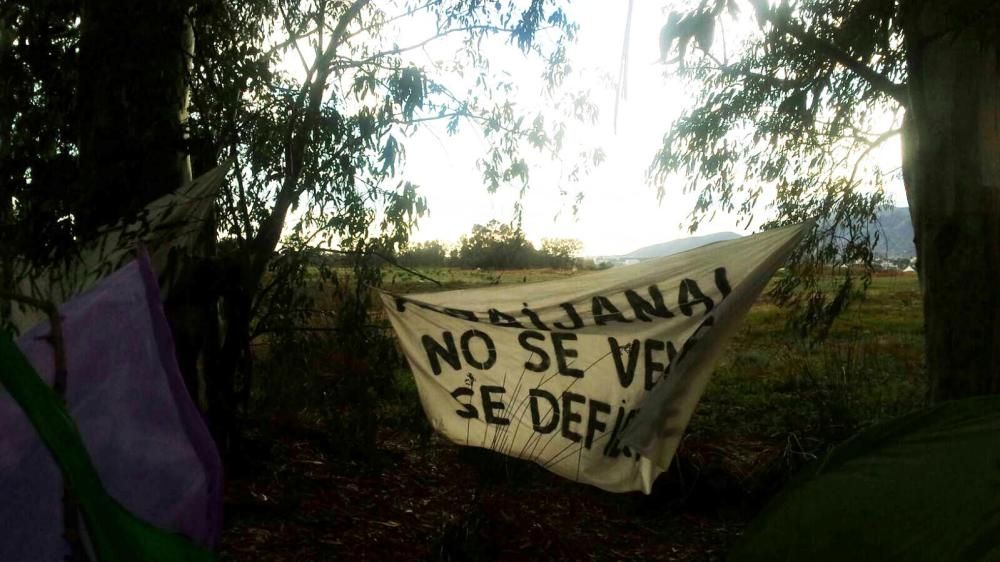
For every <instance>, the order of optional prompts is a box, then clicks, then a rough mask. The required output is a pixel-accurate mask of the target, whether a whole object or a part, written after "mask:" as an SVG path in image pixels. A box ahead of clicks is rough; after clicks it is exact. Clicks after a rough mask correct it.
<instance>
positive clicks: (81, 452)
mask: <svg viewBox="0 0 1000 562" xmlns="http://www.w3.org/2000/svg"><path fill="white" fill-rule="evenodd" d="M0 384H2V387H3V389H5V390H6V391H7V392H10V395H11V396H12V397H13V398H14V400H15V401H17V403H18V404H19V405H20V406H21V408H22V409H23V410H24V412H25V414H26V415H27V416H28V418H29V419H30V420H31V424H32V426H34V428H35V430H36V431H37V432H38V435H39V437H40V438H41V439H42V441H43V442H44V443H45V445H46V447H48V449H49V451H50V452H51V453H52V456H53V457H54V458H55V461H56V463H57V464H58V465H59V468H60V470H61V471H62V474H63V478H64V479H65V481H66V484H67V486H68V488H69V489H70V490H71V491H72V493H73V496H74V498H75V500H76V502H77V504H78V506H79V508H80V512H81V514H82V515H83V521H84V523H85V525H86V529H87V536H88V538H89V541H90V543H91V544H92V546H93V550H94V552H95V554H96V556H97V559H98V560H99V561H100V562H209V561H211V560H214V559H215V558H214V556H213V555H212V553H211V552H210V551H208V550H205V549H203V548H201V547H199V546H197V545H195V544H194V543H192V542H191V541H188V540H187V539H185V538H183V537H181V536H180V535H176V534H173V533H168V532H166V531H163V530H160V529H157V528H156V527H153V526H151V525H149V524H147V523H145V522H143V521H141V520H139V519H137V518H136V517H134V516H133V515H132V514H130V513H129V512H128V511H126V510H125V509H124V508H122V506H121V505H120V504H119V503H118V502H116V501H115V500H114V499H113V498H112V497H111V496H109V495H108V493H107V492H106V491H105V490H104V487H103V486H102V484H101V480H100V478H99V477H98V475H97V471H96V470H95V469H94V466H93V464H92V463H91V461H90V456H89V455H88V454H87V449H86V447H85V446H84V444H83V440H82V439H81V438H80V433H79V431H78V430H77V428H76V424H75V423H74V422H73V419H72V418H71V417H70V415H69V413H68V412H67V411H66V408H65V407H64V406H63V405H62V402H61V401H60V400H59V399H58V397H56V395H55V393H54V392H53V391H52V389H51V388H49V387H48V385H46V384H45V383H44V382H43V381H42V379H41V378H39V376H38V375H37V374H36V373H35V371H34V369H33V368H32V367H31V365H30V364H29V363H28V361H27V359H26V358H25V357H24V355H23V354H22V353H21V350H20V349H18V348H17V346H16V345H14V341H13V340H12V339H11V338H10V336H8V335H5V334H0ZM0 391H2V390H0Z"/></svg>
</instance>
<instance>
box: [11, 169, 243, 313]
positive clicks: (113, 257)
mask: <svg viewBox="0 0 1000 562" xmlns="http://www.w3.org/2000/svg"><path fill="white" fill-rule="evenodd" d="M231 166H232V162H231V161H227V162H225V163H223V164H221V165H219V166H216V167H215V168H213V169H211V170H209V171H208V172H206V173H205V174H202V175H201V176H198V177H197V178H195V179H194V180H193V181H191V182H190V183H188V184H186V185H184V186H183V187H181V188H180V189H178V190H177V191H175V192H173V193H168V194H167V195H164V196H163V197H160V198H159V199H157V200H155V201H153V202H152V203H150V204H149V205H146V206H145V207H144V208H143V209H142V210H141V211H140V212H139V214H138V216H136V217H133V218H131V219H129V220H127V221H120V222H119V223H118V224H115V225H113V226H108V227H105V228H104V229H102V230H101V232H100V233H99V234H98V236H97V237H96V238H95V239H94V240H91V241H90V242H88V243H86V244H83V245H82V246H81V247H80V248H79V251H78V252H77V253H75V254H74V255H72V256H71V257H69V258H67V259H66V260H63V261H60V262H58V263H54V264H51V265H50V266H49V267H45V268H36V267H32V266H31V265H30V264H28V263H26V262H17V263H15V264H13V265H14V278H15V283H16V287H17V288H16V292H17V293H18V294H20V295H23V296H29V297H34V298H37V299H41V300H45V301H51V302H53V303H56V304H59V303H62V302H64V301H66V300H69V299H70V298H72V297H74V296H76V295H79V294H80V293H82V292H83V291H85V290H86V289H88V288H90V287H91V286H92V285H94V284H95V283H97V282H98V281H99V280H100V279H103V278H104V277H107V276H108V275H110V274H111V273H112V272H114V271H116V270H118V269H120V268H121V267H123V266H124V265H125V264H126V263H128V262H130V261H132V260H134V259H135V258H136V253H137V250H138V248H139V247H140V246H144V247H145V248H146V249H147V251H148V252H149V255H150V260H151V261H152V264H153V269H154V270H155V271H156V273H157V274H158V275H159V276H160V285H161V289H162V293H163V294H164V295H166V292H167V291H168V290H169V289H170V286H171V282H172V281H173V279H171V276H172V275H173V274H174V273H175V272H176V270H177V268H178V266H179V264H178V263H177V262H178V261H179V260H180V259H182V258H183V257H186V256H188V255H189V254H191V253H192V248H194V247H195V242H196V239H197V238H198V237H199V236H202V235H203V233H204V232H205V228H206V225H207V226H209V227H212V225H211V224H207V223H208V221H210V220H211V211H212V209H213V207H214V205H215V199H216V197H217V195H218V192H219V186H220V185H221V184H222V182H223V181H224V180H225V177H226V174H227V173H229V168H230V167H231ZM44 318H45V315H44V314H43V313H42V311H40V310H38V309H37V308H35V307H32V306H28V305H25V304H20V303H14V305H13V306H12V310H11V318H10V322H11V324H12V325H13V326H14V327H15V328H16V329H17V330H18V332H22V333H23V332H24V331H25V330H27V329H28V328H30V327H31V326H33V325H35V324H36V323H38V322H40V321H41V320H44Z"/></svg>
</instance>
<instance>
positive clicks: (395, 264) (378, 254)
mask: <svg viewBox="0 0 1000 562" xmlns="http://www.w3.org/2000/svg"><path fill="white" fill-rule="evenodd" d="M314 249H315V250H319V251H321V252H328V253H331V254H341V255H345V256H350V255H357V254H359V253H361V252H350V251H347V250H333V249H330V248H314ZM368 253H370V254H372V255H373V256H375V257H377V258H380V259H382V260H384V261H385V262H386V263H388V264H389V265H391V266H393V267H398V268H399V269H402V270H403V271H405V272H407V273H412V274H413V275H416V276H417V277H419V278H421V279H423V280H425V281H430V282H431V283H434V284H435V285H437V286H438V287H444V285H443V284H442V283H441V282H440V281H438V280H437V279H434V278H433V277H428V276H427V275H424V274H423V273H420V272H419V271H415V270H413V269H410V268H408V267H406V266H404V265H400V264H399V262H398V261H396V260H395V258H392V257H391V256H386V255H385V254H382V253H381V252H376V251H375V250H369V252H368Z"/></svg>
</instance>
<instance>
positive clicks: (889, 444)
mask: <svg viewBox="0 0 1000 562" xmlns="http://www.w3.org/2000/svg"><path fill="white" fill-rule="evenodd" d="M729 560H730V561H731V562H745V561H767V562H779V561H783V560H803V561H807V562H822V561H827V560H829V561H837V562H846V561H865V560H872V561H876V560H877V561H879V562H888V561H901V562H902V561H905V562H920V561H928V562H931V561H933V562H946V561H955V562H959V561H961V562H976V561H985V560H991V561H992V560H998V561H1000V396H986V397H979V398H971V399H966V400H958V401H953V402H945V403H942V404H939V405H937V406H934V407H932V408H928V409H926V410H922V411H919V412H916V413H913V414H910V415H907V416H904V417H901V418H899V419H896V420H893V421H891V422H888V423H884V424H880V425H877V426H874V427H871V428H869V429H867V430H865V431H863V432H861V433H860V434H858V435H856V436H855V437H853V438H852V439H850V440H849V441H847V442H846V443H844V444H843V445H841V446H839V447H837V448H836V449H834V450H833V451H832V452H831V453H830V454H829V455H828V456H827V457H826V458H825V459H824V460H822V461H820V462H817V463H815V464H814V465H813V466H810V467H807V469H806V472H805V473H804V474H802V475H800V476H799V477H798V478H796V479H795V480H794V481H793V482H792V483H791V484H790V485H789V486H788V488H786V489H785V490H784V491H783V492H782V493H781V494H780V495H779V496H778V497H777V498H775V500H774V501H773V502H772V503H771V504H770V505H769V506H768V507H767V508H766V509H765V510H764V511H763V512H762V513H761V514H760V516H758V518H757V519H756V520H755V521H754V522H753V523H752V524H751V525H750V527H749V528H748V529H747V531H746V534H745V536H744V537H743V539H742V541H741V542H740V543H739V544H737V546H736V548H735V549H734V550H733V552H732V553H731V554H730V557H729Z"/></svg>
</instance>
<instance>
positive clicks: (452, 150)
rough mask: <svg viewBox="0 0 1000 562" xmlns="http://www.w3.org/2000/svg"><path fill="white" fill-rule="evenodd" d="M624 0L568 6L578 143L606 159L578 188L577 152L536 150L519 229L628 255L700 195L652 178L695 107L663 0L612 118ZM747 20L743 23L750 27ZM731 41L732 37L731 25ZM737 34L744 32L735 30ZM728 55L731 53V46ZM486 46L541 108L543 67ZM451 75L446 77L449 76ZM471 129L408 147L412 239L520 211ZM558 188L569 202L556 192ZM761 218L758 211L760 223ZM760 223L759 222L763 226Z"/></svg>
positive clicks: (678, 218)
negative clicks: (578, 99) (682, 119)
mask: <svg viewBox="0 0 1000 562" xmlns="http://www.w3.org/2000/svg"><path fill="white" fill-rule="evenodd" d="M627 5H628V3H627V2H625V1H624V0H619V1H617V2H609V1H607V0H602V1H598V0H579V1H577V2H571V3H568V4H567V5H566V11H567V13H568V14H569V17H570V19H571V20H573V21H575V22H576V23H578V24H579V32H578V36H577V40H576V42H575V43H574V44H572V45H571V46H570V47H569V49H568V58H569V60H570V62H571V64H572V66H573V67H574V72H573V75H572V76H571V78H570V79H569V80H568V81H567V83H566V84H565V87H566V88H567V89H572V88H576V89H589V90H590V92H591V97H590V99H591V100H592V101H593V102H594V103H596V104H597V105H598V107H599V108H600V117H599V119H598V121H597V122H596V123H594V124H589V123H588V124H583V123H578V124H575V125H574V126H573V127H572V128H571V129H570V134H569V135H567V136H568V138H571V139H572V141H571V143H572V142H575V143H577V145H578V147H580V148H584V147H586V148H594V147H600V148H601V150H602V151H603V152H604V154H605V158H606V159H605V161H604V162H603V164H601V165H600V166H599V167H597V168H596V169H595V170H594V171H593V172H592V173H590V174H589V175H588V176H586V177H584V178H583V179H582V180H580V181H579V182H578V183H576V184H569V183H568V182H567V181H566V178H565V176H566V174H567V170H568V169H569V168H570V167H571V166H572V163H573V158H574V156H573V154H574V153H575V151H574V150H568V151H566V152H567V153H568V154H567V155H566V156H565V157H563V158H555V159H553V158H549V157H545V156H542V155H538V156H537V157H535V158H534V159H532V160H531V161H530V162H529V163H530V164H531V177H532V181H531V188H530V189H529V190H528V192H527V193H526V194H525V195H524V197H523V198H522V199H521V200H520V201H521V204H522V206H523V209H524V212H523V222H522V226H523V228H524V231H525V233H526V234H527V236H528V238H529V239H530V240H532V241H533V242H535V243H536V244H538V243H540V241H541V239H543V238H576V239H579V240H580V241H581V242H582V243H583V251H582V252H581V254H582V255H585V256H601V255H617V254H624V253H628V252H630V251H632V250H635V249H638V248H640V247H643V246H647V245H650V244H656V243H660V242H665V241H668V240H673V239H677V238H683V237H686V236H689V235H690V234H689V232H688V231H687V223H686V220H685V219H686V217H687V215H688V213H689V211H690V209H691V208H692V206H693V195H691V194H684V193H683V185H684V178H681V177H678V178H675V179H674V180H673V181H670V182H668V185H667V186H666V190H665V195H664V197H663V199H662V201H660V200H658V199H657V194H656V188H655V187H654V186H653V185H651V184H650V183H649V181H648V180H647V171H648V169H649V166H650V163H651V162H652V160H653V157H654V155H655V153H656V151H657V149H658V148H659V147H660V145H661V140H662V138H663V135H664V133H666V132H667V130H668V128H669V125H670V122H671V121H672V120H673V118H675V117H676V116H677V115H678V114H679V112H680V110H681V109H682V108H684V107H685V106H686V105H688V104H690V103H691V102H692V101H693V94H692V92H691V90H690V86H688V85H686V84H685V83H683V82H681V81H680V80H678V79H675V78H672V77H670V76H669V75H668V74H667V73H666V72H665V71H666V68H665V67H664V66H663V65H662V64H660V63H659V62H658V58H659V45H658V37H659V32H660V28H661V27H662V25H663V23H664V22H665V21H666V17H667V13H668V10H665V8H664V7H665V6H668V5H669V2H667V1H662V2H661V1H657V0H640V1H637V2H634V8H633V10H634V11H633V13H632V24H631V33H630V34H629V69H628V73H627V75H626V77H625V80H626V87H627V96H626V97H625V99H622V100H621V101H620V107H619V112H618V115H617V121H616V120H615V116H614V111H613V108H614V102H615V95H616V94H615V90H614V86H613V82H614V80H615V79H616V78H617V76H618V67H619V64H620V60H621V54H622V42H623V38H624V36H625V24H626V17H627ZM751 24H752V23H751V22H750V21H749V20H748V21H747V25H751ZM432 31H433V21H432V20H430V19H427V20H426V21H423V22H421V21H420V20H419V19H418V20H414V19H413V18H408V19H407V20H406V22H405V25H401V26H400V27H399V28H398V29H397V31H396V33H397V34H398V43H399V44H400V45H408V44H412V43H416V42H418V41H420V40H422V39H425V38H426V37H427V36H429V35H431V34H432V33H431V32H432ZM728 31H729V35H732V34H733V33H734V30H732V29H730V30H728ZM735 33H737V34H738V33H739V30H735ZM730 48H732V47H730ZM454 49H455V47H454V44H449V43H448V41H438V42H434V43H431V44H429V45H428V46H427V47H425V48H423V49H420V50H417V51H412V52H411V53H410V54H408V56H410V57H412V60H413V62H415V63H417V64H422V65H427V66H429V65H431V64H433V63H434V62H435V61H439V60H444V61H447V60H448V59H449V57H451V58H453V57H454V54H453V53H454ZM484 49H487V50H488V51H489V53H488V55H489V57H490V60H491V64H492V65H493V68H494V69H495V70H503V71H504V72H507V73H509V74H510V76H511V77H512V78H513V79H514V81H515V82H516V83H517V84H518V86H519V88H520V91H519V93H518V96H517V98H516V99H517V100H518V103H519V105H520V108H521V109H525V110H527V111H529V112H531V110H538V109H544V108H545V106H544V103H545V102H544V101H543V99H542V98H543V97H542V96H541V95H539V92H541V91H542V90H543V88H544V81H543V80H542V78H541V77H540V73H541V72H540V71H541V69H542V66H541V63H539V62H537V61H535V62H532V61H531V60H526V59H525V57H524V56H523V55H522V54H521V53H520V52H519V51H518V50H517V49H515V48H513V47H510V46H508V45H505V44H504V41H502V40H497V41H494V42H493V43H487V44H486V46H485V47H484ZM447 79H448V78H447V77H444V78H443V80H447ZM473 129H474V128H472V127H468V126H467V127H465V129H464V130H463V131H462V132H460V133H459V134H458V135H455V136H450V135H448V133H447V132H446V130H445V125H444V123H434V122H431V123H428V124H424V125H423V126H421V127H419V128H418V129H417V131H416V132H415V133H414V134H412V136H411V137H410V138H409V139H407V140H406V142H405V146H406V161H405V166H404V168H403V170H404V172H403V175H402V178H401V179H403V180H407V181H411V182H413V183H415V184H417V185H418V186H419V190H418V192H419V193H420V194H421V195H422V196H424V197H425V198H426V200H427V203H428V207H429V209H430V214H429V216H426V217H423V218H422V219H420V221H419V223H418V225H417V229H416V230H415V231H414V233H413V240H414V241H427V240H440V241H442V242H445V243H449V244H453V243H455V242H457V241H458V239H459V237H461V236H462V235H463V234H467V233H468V232H469V231H470V230H471V229H472V226H473V225H474V224H485V223H487V222H489V221H490V220H492V219H496V220H499V221H501V222H509V221H510V220H512V218H513V216H514V208H515V203H516V202H517V201H518V198H519V195H518V189H517V188H516V187H515V188H509V189H501V190H500V191H499V192H497V193H495V194H490V193H488V191H487V189H486V187H485V185H484V184H483V181H482V176H481V173H480V171H479V170H478V169H477V167H476V160H477V158H478V157H480V156H482V155H483V154H484V153H485V151H486V148H487V145H486V141H485V139H484V138H483V137H482V135H481V134H479V133H478V132H476V131H475V130H473ZM879 152H880V153H881V156H880V159H887V160H890V161H891V160H893V159H898V154H899V147H898V144H894V143H891V142H890V143H886V144H885V145H884V146H882V147H881V148H880V149H879ZM561 191H565V192H568V195H561ZM890 191H891V194H892V196H893V197H894V198H895V199H896V201H897V202H902V201H905V198H904V197H903V196H902V188H901V186H900V185H894V186H891V188H890ZM577 192H582V193H583V194H584V197H583V200H582V203H581V205H580V206H579V208H578V212H577V213H576V214H574V213H573V209H572V204H573V202H574V195H575V194H576V193H577ZM765 214H766V213H758V216H762V215H765ZM757 224H759V221H758V223H757ZM757 224H750V225H746V224H741V223H739V222H738V221H737V217H735V216H728V215H726V214H724V213H719V214H717V215H716V216H715V218H714V220H711V221H707V222H703V223H702V224H701V227H700V228H699V230H698V231H697V234H709V233H714V232H722V231H733V232H738V233H741V234H744V233H750V232H752V231H753V230H754V228H755V227H756V226H757Z"/></svg>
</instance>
